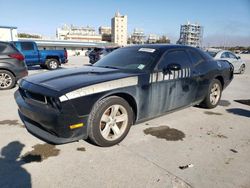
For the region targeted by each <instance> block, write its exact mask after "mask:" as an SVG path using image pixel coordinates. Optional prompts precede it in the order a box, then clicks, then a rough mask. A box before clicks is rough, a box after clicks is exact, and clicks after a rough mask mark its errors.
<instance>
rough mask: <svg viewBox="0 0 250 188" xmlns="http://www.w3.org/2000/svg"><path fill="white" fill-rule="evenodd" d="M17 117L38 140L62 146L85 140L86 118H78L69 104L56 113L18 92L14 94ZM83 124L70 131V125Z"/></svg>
mask: <svg viewBox="0 0 250 188" xmlns="http://www.w3.org/2000/svg"><path fill="white" fill-rule="evenodd" d="M15 100H16V102H17V104H18V107H19V110H18V112H19V116H20V118H21V119H22V121H23V123H24V125H25V127H26V129H27V130H28V131H29V132H30V133H31V134H33V135H34V136H36V137H38V138H39V139H41V140H43V141H45V142H48V143H53V144H64V143H68V142H73V141H76V140H80V139H86V138H87V120H88V116H80V117H79V116H78V115H77V114H76V113H75V112H74V109H73V107H72V106H71V105H70V104H63V105H62V110H61V111H58V110H56V109H53V108H52V107H48V105H47V104H41V103H40V104H39V103H37V102H36V101H33V100H32V99H27V98H24V97H23V96H22V95H21V93H20V91H19V90H17V91H16V92H15ZM77 123H83V126H82V127H80V128H76V129H70V127H69V126H70V125H74V124H77Z"/></svg>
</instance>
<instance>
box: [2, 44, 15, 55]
mask: <svg viewBox="0 0 250 188" xmlns="http://www.w3.org/2000/svg"><path fill="white" fill-rule="evenodd" d="M15 52H17V50H16V48H15V47H13V45H12V44H9V43H0V53H1V54H6V53H15Z"/></svg>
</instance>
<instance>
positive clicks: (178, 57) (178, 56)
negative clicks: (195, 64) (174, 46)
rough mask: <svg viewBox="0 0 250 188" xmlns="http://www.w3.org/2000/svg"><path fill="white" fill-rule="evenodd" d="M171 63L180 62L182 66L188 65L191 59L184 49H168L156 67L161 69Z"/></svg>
mask: <svg viewBox="0 0 250 188" xmlns="http://www.w3.org/2000/svg"><path fill="white" fill-rule="evenodd" d="M172 63H177V64H180V65H181V67H183V68H187V67H190V65H191V61H190V59H189V57H188V55H187V53H186V52H185V51H183V50H175V51H170V52H168V53H167V54H165V55H164V56H163V58H162V60H161V62H160V64H159V65H158V69H159V70H162V69H163V68H165V67H167V66H168V65H169V64H172Z"/></svg>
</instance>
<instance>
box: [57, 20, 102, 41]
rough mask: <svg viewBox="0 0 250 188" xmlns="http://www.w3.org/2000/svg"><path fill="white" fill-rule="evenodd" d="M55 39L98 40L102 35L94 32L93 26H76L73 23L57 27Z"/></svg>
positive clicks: (100, 39)
mask: <svg viewBox="0 0 250 188" xmlns="http://www.w3.org/2000/svg"><path fill="white" fill-rule="evenodd" d="M56 36H57V39H59V40H77V41H84V42H100V41H102V36H101V35H98V34H96V32H95V29H94V28H93V27H89V26H87V27H77V26H73V25H70V26H69V25H66V24H65V25H64V26H62V27H61V28H57V31H56Z"/></svg>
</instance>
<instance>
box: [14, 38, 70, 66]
mask: <svg viewBox="0 0 250 188" xmlns="http://www.w3.org/2000/svg"><path fill="white" fill-rule="evenodd" d="M13 44H14V45H15V46H16V48H17V49H18V50H19V51H20V52H22V54H23V55H24V57H25V62H26V65H27V66H33V65H40V67H42V68H48V69H49V70H54V69H57V68H58V67H59V66H60V65H61V64H63V63H67V62H68V59H67V58H68V55H67V51H66V50H38V47H37V44H36V43H35V42H33V41H14V42H13Z"/></svg>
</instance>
